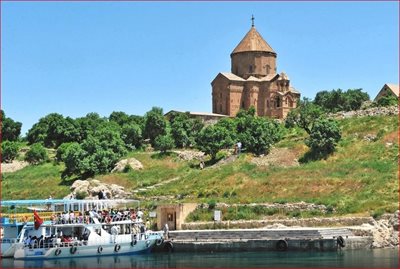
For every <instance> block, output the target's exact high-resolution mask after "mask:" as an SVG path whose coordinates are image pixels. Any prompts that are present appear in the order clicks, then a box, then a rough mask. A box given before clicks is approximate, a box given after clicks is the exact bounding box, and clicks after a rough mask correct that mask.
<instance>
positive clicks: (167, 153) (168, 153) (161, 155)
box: [150, 151, 176, 160]
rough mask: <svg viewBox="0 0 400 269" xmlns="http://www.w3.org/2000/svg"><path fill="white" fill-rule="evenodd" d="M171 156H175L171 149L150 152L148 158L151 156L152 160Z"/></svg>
mask: <svg viewBox="0 0 400 269" xmlns="http://www.w3.org/2000/svg"><path fill="white" fill-rule="evenodd" d="M171 156H176V153H175V152H172V151H165V152H162V151H160V152H158V153H154V154H152V155H151V156H150V158H152V159H153V160H162V159H165V158H167V157H171Z"/></svg>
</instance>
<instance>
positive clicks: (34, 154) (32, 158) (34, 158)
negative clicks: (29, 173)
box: [25, 143, 49, 164]
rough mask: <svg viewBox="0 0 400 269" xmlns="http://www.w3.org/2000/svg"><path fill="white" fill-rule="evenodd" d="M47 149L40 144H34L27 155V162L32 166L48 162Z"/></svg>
mask: <svg viewBox="0 0 400 269" xmlns="http://www.w3.org/2000/svg"><path fill="white" fill-rule="evenodd" d="M48 158H49V157H48V155H47V151H46V149H45V148H44V147H43V146H42V145H41V144H39V143H35V144H32V145H31V147H30V149H29V150H28V151H27V152H26V154H25V161H27V162H28V163H30V164H40V163H43V162H45V161H47V160H48Z"/></svg>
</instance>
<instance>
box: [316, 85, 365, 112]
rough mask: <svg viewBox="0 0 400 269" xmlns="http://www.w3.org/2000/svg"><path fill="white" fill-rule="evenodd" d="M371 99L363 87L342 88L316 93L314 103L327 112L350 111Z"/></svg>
mask: <svg viewBox="0 0 400 269" xmlns="http://www.w3.org/2000/svg"><path fill="white" fill-rule="evenodd" d="M368 100H369V95H368V93H365V92H362V89H348V90H347V91H342V90H341V89H337V90H332V91H330V92H328V91H320V92H318V93H317V94H316V96H315V99H314V104H316V105H318V106H320V107H321V108H322V109H323V110H324V111H326V112H331V113H332V112H338V111H350V110H357V109H360V107H361V105H362V103H363V102H365V101H368Z"/></svg>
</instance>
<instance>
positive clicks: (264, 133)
mask: <svg viewBox="0 0 400 269" xmlns="http://www.w3.org/2000/svg"><path fill="white" fill-rule="evenodd" d="M235 123H236V133H237V140H238V141H241V143H242V145H243V148H245V149H246V150H247V151H248V152H252V153H254V154H256V155H260V154H264V153H268V152H269V150H270V148H271V146H272V145H273V144H274V143H276V142H278V141H279V140H280V139H281V137H282V130H281V127H280V125H279V124H278V123H277V122H275V121H272V120H269V119H266V118H261V117H256V116H255V109H254V107H251V108H250V109H249V110H248V111H245V110H241V111H239V113H238V114H237V115H236V118H235Z"/></svg>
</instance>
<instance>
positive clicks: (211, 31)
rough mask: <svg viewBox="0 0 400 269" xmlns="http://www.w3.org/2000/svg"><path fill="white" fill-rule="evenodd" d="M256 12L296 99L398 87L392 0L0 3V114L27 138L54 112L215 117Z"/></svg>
mask: <svg viewBox="0 0 400 269" xmlns="http://www.w3.org/2000/svg"><path fill="white" fill-rule="evenodd" d="M252 15H254V17H255V27H256V29H257V30H258V32H259V33H260V34H261V35H262V36H263V37H264V39H265V40H266V41H267V42H268V43H269V44H270V45H271V47H272V48H273V49H274V51H275V52H277V54H278V56H277V71H278V73H280V72H282V71H284V72H286V73H287V74H288V76H289V78H290V80H291V85H292V86H293V87H295V88H296V89H297V90H299V91H300V92H301V94H302V97H308V98H311V99H312V98H314V97H315V94H316V93H317V92H319V91H322V90H333V89H338V88H341V89H343V90H347V89H353V88H362V89H363V90H364V91H365V92H367V93H368V94H369V95H370V97H371V98H372V99H373V98H374V97H375V96H376V94H377V93H378V91H379V90H380V89H381V88H382V86H383V85H384V84H385V83H395V84H398V83H399V82H398V81H399V4H398V2H1V108H2V109H3V110H4V111H5V114H6V115H7V116H8V117H11V118H12V119H14V120H16V121H20V122H22V123H23V126H22V135H24V134H25V133H26V132H27V131H28V130H29V129H30V128H31V127H32V125H33V124H34V123H36V122H38V120H39V119H40V118H42V117H44V116H46V115H47V114H49V113H54V112H56V113H60V114H62V115H64V116H65V117H66V116H70V117H72V118H77V117H83V116H85V115H86V114H87V113H90V112H97V113H99V114H100V115H101V116H105V117H107V116H109V115H110V113H111V112H113V111H123V112H126V113H127V114H133V115H144V114H145V113H146V112H147V111H149V110H150V109H151V108H152V107H154V106H158V107H161V108H163V109H164V112H168V111H169V110H172V109H174V110H184V111H195V112H212V108H211V104H212V103H211V101H212V100H211V84H210V83H211V81H212V80H213V79H214V78H215V77H216V76H217V74H218V73H219V72H230V53H231V52H232V51H233V49H234V48H235V47H236V45H237V44H238V43H239V42H240V40H241V39H242V38H243V37H244V36H245V34H246V33H247V32H248V31H249V30H250V27H251V16H252Z"/></svg>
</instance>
